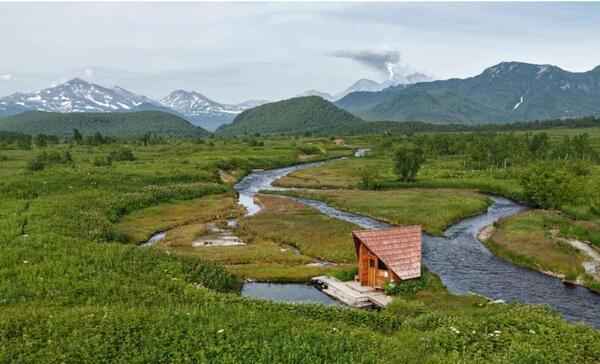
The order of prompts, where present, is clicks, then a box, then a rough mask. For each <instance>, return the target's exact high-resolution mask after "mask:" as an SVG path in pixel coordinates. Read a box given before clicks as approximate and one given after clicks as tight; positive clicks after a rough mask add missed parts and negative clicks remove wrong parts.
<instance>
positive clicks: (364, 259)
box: [358, 243, 369, 286]
mask: <svg viewBox="0 0 600 364" xmlns="http://www.w3.org/2000/svg"><path fill="white" fill-rule="evenodd" d="M358 251H359V257H358V280H359V282H360V284H361V285H364V286H366V285H367V284H368V282H369V251H368V249H367V247H366V246H365V245H364V244H362V243H361V244H360V248H359V250H358Z"/></svg>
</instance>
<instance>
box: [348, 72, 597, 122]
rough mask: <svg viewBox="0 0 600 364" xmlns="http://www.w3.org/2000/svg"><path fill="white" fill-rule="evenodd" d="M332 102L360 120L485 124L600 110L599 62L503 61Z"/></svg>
mask: <svg viewBox="0 0 600 364" xmlns="http://www.w3.org/2000/svg"><path fill="white" fill-rule="evenodd" d="M336 105H337V106H339V107H341V108H343V109H345V110H347V111H350V112H352V113H353V114H355V115H357V116H360V117H361V118H363V119H365V120H390V121H426V122H435V123H463V124H486V123H507V122H513V121H532V120H543V119H560V118H576V117H583V116H590V115H598V114H600V66H599V67H596V68H594V69H593V70H591V71H588V72H569V71H565V70H563V69H561V68H559V67H557V66H552V65H536V64H529V63H521V62H503V63H500V64H497V65H495V66H493V67H489V68H487V69H486V70H484V71H483V72H482V73H481V74H479V75H477V76H475V77H470V78H465V79H449V80H443V81H432V82H419V83H416V84H412V85H401V86H395V87H389V88H386V89H383V90H381V91H375V92H365V91H361V92H353V93H350V94H348V95H346V96H345V97H343V98H342V99H340V100H338V101H337V102H336Z"/></svg>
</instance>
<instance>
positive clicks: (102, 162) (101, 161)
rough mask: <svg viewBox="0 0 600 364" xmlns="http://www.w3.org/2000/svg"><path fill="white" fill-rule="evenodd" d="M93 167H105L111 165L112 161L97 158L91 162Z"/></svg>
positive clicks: (100, 157)
mask: <svg viewBox="0 0 600 364" xmlns="http://www.w3.org/2000/svg"><path fill="white" fill-rule="evenodd" d="M93 164H94V166H96V167H105V166H110V165H112V159H110V158H108V157H106V158H105V157H102V156H97V157H96V158H94V161H93Z"/></svg>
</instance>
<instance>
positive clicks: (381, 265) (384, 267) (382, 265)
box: [377, 260, 387, 270]
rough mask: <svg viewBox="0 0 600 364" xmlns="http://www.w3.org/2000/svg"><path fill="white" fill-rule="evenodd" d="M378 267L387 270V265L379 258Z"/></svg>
mask: <svg viewBox="0 0 600 364" xmlns="http://www.w3.org/2000/svg"><path fill="white" fill-rule="evenodd" d="M377 269H380V270H387V267H386V266H385V264H384V263H383V261H381V260H378V261H377Z"/></svg>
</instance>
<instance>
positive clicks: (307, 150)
mask: <svg viewBox="0 0 600 364" xmlns="http://www.w3.org/2000/svg"><path fill="white" fill-rule="evenodd" d="M297 148H298V151H299V152H300V153H302V154H306V155H315V154H322V153H323V151H322V150H321V148H319V146H318V145H314V144H304V145H299V146H298V147H297Z"/></svg>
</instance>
